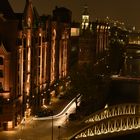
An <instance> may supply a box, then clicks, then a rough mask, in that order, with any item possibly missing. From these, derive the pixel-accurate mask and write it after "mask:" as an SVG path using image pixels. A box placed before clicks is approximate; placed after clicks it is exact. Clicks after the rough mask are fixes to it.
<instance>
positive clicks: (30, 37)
mask: <svg viewBox="0 0 140 140" xmlns="http://www.w3.org/2000/svg"><path fill="white" fill-rule="evenodd" d="M2 4H3V5H2ZM2 4H1V6H0V13H1V15H0V127H1V128H2V129H5V130H9V129H12V128H14V127H15V126H16V125H18V124H19V123H20V122H21V120H22V118H23V117H28V116H30V115H31V114H34V113H35V112H36V110H38V108H40V107H41V106H43V105H48V104H49V103H50V102H52V99H53V97H56V96H57V95H58V94H60V92H61V93H62V92H63V90H64V89H65V88H66V87H67V86H68V84H69V76H68V74H69V64H68V63H69V44H70V42H69V37H70V22H71V11H69V10H68V9H66V8H56V9H55V10H54V11H53V16H41V17H40V16H39V15H38V13H37V10H36V8H34V7H33V5H32V2H31V0H26V4H25V8H24V12H23V13H14V12H13V10H12V8H11V6H10V5H9V2H8V0H3V1H2ZM57 13H58V14H57ZM61 13H66V15H64V16H65V17H68V18H64V20H63V17H64V16H61ZM59 17H60V18H59Z"/></svg>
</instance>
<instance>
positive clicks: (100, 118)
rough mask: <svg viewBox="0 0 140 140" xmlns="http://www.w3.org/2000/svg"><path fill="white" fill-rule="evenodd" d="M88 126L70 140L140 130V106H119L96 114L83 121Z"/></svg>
mask: <svg viewBox="0 0 140 140" xmlns="http://www.w3.org/2000/svg"><path fill="white" fill-rule="evenodd" d="M83 122H84V123H88V126H87V127H85V128H83V129H82V130H80V131H78V132H77V133H75V134H74V135H73V136H72V137H70V138H68V139H69V140H74V139H84V138H87V137H95V136H99V135H100V136H101V135H105V134H108V133H115V132H122V131H128V130H133V129H140V104H119V105H115V106H110V107H108V108H105V109H102V110H100V111H98V112H95V113H93V114H91V115H90V116H88V117H87V118H86V119H84V120H83Z"/></svg>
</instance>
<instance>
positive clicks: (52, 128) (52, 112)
mask: <svg viewBox="0 0 140 140" xmlns="http://www.w3.org/2000/svg"><path fill="white" fill-rule="evenodd" d="M52 140H53V112H52Z"/></svg>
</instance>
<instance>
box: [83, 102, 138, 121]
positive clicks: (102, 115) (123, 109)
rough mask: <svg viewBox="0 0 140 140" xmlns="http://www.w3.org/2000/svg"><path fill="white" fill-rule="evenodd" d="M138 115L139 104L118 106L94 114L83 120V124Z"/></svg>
mask: <svg viewBox="0 0 140 140" xmlns="http://www.w3.org/2000/svg"><path fill="white" fill-rule="evenodd" d="M132 114H140V104H119V105H115V106H110V107H108V108H105V109H102V110H100V111H98V112H95V113H93V114H91V115H90V116H88V117H87V118H85V119H84V120H83V121H84V122H85V123H91V122H96V121H101V120H103V119H107V118H111V117H114V116H119V115H132Z"/></svg>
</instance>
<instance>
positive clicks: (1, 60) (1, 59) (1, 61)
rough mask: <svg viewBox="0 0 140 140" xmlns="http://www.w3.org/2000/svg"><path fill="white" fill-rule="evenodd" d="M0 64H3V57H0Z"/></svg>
mask: <svg viewBox="0 0 140 140" xmlns="http://www.w3.org/2000/svg"><path fill="white" fill-rule="evenodd" d="M0 65H3V57H0Z"/></svg>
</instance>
